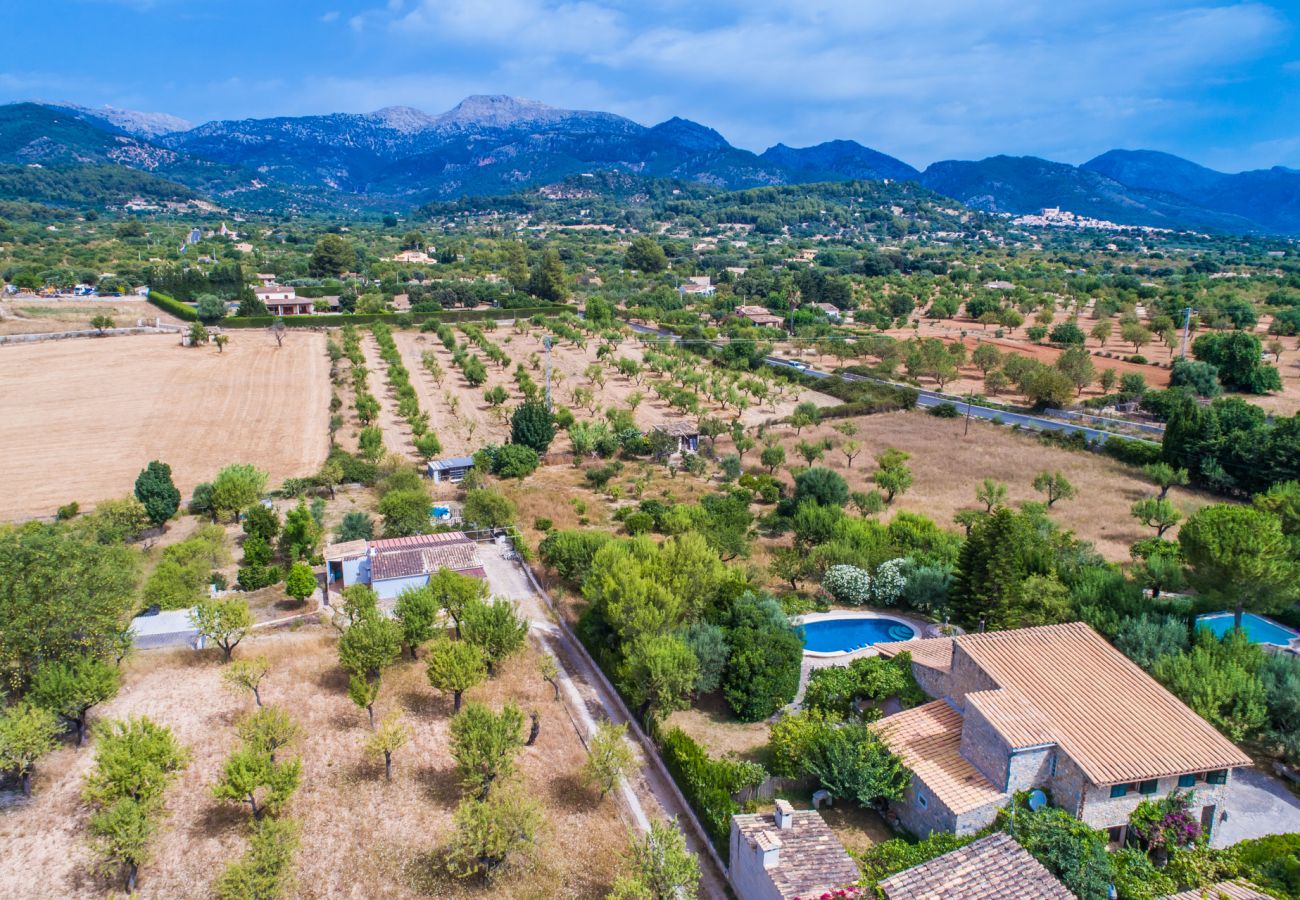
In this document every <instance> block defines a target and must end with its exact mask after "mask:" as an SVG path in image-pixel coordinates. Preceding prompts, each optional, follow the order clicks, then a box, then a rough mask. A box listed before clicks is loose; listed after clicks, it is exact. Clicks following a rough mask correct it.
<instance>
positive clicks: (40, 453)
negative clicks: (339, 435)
mask: <svg viewBox="0 0 1300 900" xmlns="http://www.w3.org/2000/svg"><path fill="white" fill-rule="evenodd" d="M328 367H329V360H328V358H327V357H326V355H325V338H324V336H323V335H321V334H314V333H307V332H291V333H290V334H289V336H288V337H287V338H286V339H285V342H284V346H283V347H277V346H276V345H275V341H274V339H273V338H271V336H270V335H268V334H266V333H264V332H260V331H258V332H241V331H234V332H230V343H229V344H228V345H227V346H226V348H225V351H224V352H218V351H217V348H216V347H214V346H207V347H202V348H186V347H181V346H179V344H178V342H177V338H176V337H174V336H171V335H135V336H122V337H107V338H96V339H85V340H68V341H49V342H41V343H36V344H23V345H13V346H5V347H0V385H4V388H3V392H0V459H3V460H4V464H5V469H6V473H7V475H8V486H7V489H6V490H5V492H4V496H3V497H2V498H0V520H9V519H18V518H24V517H29V516H38V515H50V514H52V513H53V512H54V510H55V508H56V507H58V506H60V505H62V504H64V503H68V502H70V501H72V500H76V501H78V502H79V503H81V505H82V507H83V508H88V507H89V506H91V505H93V504H94V503H95V502H97V501H100V500H104V499H107V498H112V497H121V496H125V495H127V494H129V493H130V492H131V490H132V487H133V485H134V483H135V477H136V475H137V474H138V473H139V471H140V470H141V469H142V468H143V467H144V466H145V464H146V463H148V462H149V461H150V460H152V459H160V460H163V461H164V462H167V463H170V464H171V467H172V473H173V477H174V478H175V479H176V484H177V486H178V487H179V488H180V489H181V492H182V494H183V495H184V496H186V497H188V496H189V493H190V491H192V490H193V488H194V486H195V485H196V484H197V483H199V482H200V481H206V480H208V479H210V478H212V476H213V475H215V474H216V472H217V470H218V469H220V468H221V467H222V466H224V465H227V464H229V463H237V462H238V463H252V464H254V465H257V466H259V467H260V468H263V469H266V470H267V471H268V472H269V473H270V483H271V485H272V486H274V485H277V484H278V483H279V482H280V481H281V480H283V479H284V478H287V477H290V476H302V475H308V474H311V473H312V472H314V471H315V470H316V469H317V468H318V467H319V466H320V464H321V462H322V461H323V460H324V459H325V455H326V453H327V451H328V433H327V425H328V421H329V412H328V403H329V396H330V389H329V379H328V377H327V373H328Z"/></svg>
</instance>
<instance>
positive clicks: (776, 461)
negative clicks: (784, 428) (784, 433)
mask: <svg viewBox="0 0 1300 900" xmlns="http://www.w3.org/2000/svg"><path fill="white" fill-rule="evenodd" d="M758 461H759V462H760V463H762V464H763V465H765V466H767V471H768V472H769V473H770V474H776V470H777V469H778V468H779V467H780V466H783V465H785V448H784V447H782V446H781V445H780V444H771V445H769V446H767V447H764V448H763V452H762V453H760V454H759V455H758Z"/></svg>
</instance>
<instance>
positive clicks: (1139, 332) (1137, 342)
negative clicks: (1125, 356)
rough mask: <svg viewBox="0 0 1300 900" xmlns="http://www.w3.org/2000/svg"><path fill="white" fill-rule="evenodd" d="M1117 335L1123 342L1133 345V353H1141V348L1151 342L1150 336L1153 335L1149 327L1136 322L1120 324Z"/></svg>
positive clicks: (1152, 336)
mask: <svg viewBox="0 0 1300 900" xmlns="http://www.w3.org/2000/svg"><path fill="white" fill-rule="evenodd" d="M1119 336H1120V339H1121V340H1123V341H1124V343H1126V344H1132V345H1133V352H1134V353H1141V352H1142V348H1143V347H1145V346H1146V345H1147V344H1149V343H1151V340H1152V338H1154V337H1155V335H1153V334H1152V333H1151V329H1150V328H1147V327H1146V326H1145V325H1141V324H1139V323H1137V322H1130V323H1129V324H1127V325H1122V326H1120V329H1119Z"/></svg>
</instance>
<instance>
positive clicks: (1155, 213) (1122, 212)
mask: <svg viewBox="0 0 1300 900" xmlns="http://www.w3.org/2000/svg"><path fill="white" fill-rule="evenodd" d="M114 169H117V170H121V169H125V170H128V171H129V172H131V173H132V176H131V178H129V179H125V180H123V179H121V178H117V179H111V178H107V174H106V173H109V172H111V171H112V170H114ZM38 170H47V171H38ZM87 171H89V172H93V173H96V174H97V175H98V176H100V177H98V178H97V179H96V180H95V183H96V184H99V183H101V182H105V181H108V182H110V183H112V184H114V185H116V187H115V188H114V190H116V191H117V193H118V194H120V193H121V192H123V191H128V190H133V189H135V187H137V186H141V185H143V189H144V190H146V191H147V193H148V194H149V196H153V197H165V196H167V195H168V194H169V193H170V194H171V195H173V196H174V197H175V198H176V199H182V198H192V197H196V196H197V197H206V198H208V199H211V200H212V201H214V202H216V203H219V204H222V205H226V206H230V207H234V208H240V209H250V210H261V211H302V210H310V209H330V208H336V209H394V208H406V207H411V206H416V205H419V204H422V203H426V202H429V201H433V200H440V199H450V198H456V197H463V196H469V195H484V196H493V195H505V194H510V193H514V192H516V191H519V190H520V189H523V188H527V187H531V186H536V185H543V184H549V183H552V182H555V181H559V180H561V179H563V178H565V177H568V176H571V175H575V174H580V173H584V172H595V171H616V172H623V173H627V174H630V175H634V176H639V177H645V178H674V179H682V180H688V181H695V182H700V183H703V184H706V185H710V186H713V187H716V188H719V189H724V190H731V189H739V188H749V187H757V186H764V185H783V184H803V183H813V182H822V181H849V180H885V179H889V180H898V181H916V182H918V183H920V184H921V185H922V186H923V187H926V188H928V189H930V190H932V191H935V192H937V193H939V194H943V195H946V196H948V197H951V198H954V199H956V200H958V201H960V202H962V203H964V204H966V205H967V206H970V207H973V208H976V209H980V210H984V211H988V212H995V213H1010V214H1023V213H1033V212H1037V211H1039V210H1040V209H1042V208H1044V207H1061V208H1062V209H1066V210H1069V211H1071V212H1074V213H1076V214H1079V215H1083V216H1090V217H1093V218H1099V219H1107V220H1110V221H1114V222H1119V223H1122V224H1130V225H1152V226H1158V227H1165V228H1173V229H1192V230H1199V231H1219V232H1229V233H1264V234H1298V233H1300V172H1298V171H1295V170H1292V169H1286V168H1282V167H1277V168H1273V169H1269V170H1261V171H1254V172H1242V173H1238V174H1227V173H1223V172H1217V171H1214V170H1212V169H1207V168H1205V167H1203V166H1199V165H1197V164H1196V163H1193V162H1189V161H1188V160H1184V159H1180V158H1178V157H1175V156H1170V155H1168V154H1164V153H1157V152H1154V151H1147V150H1133V151H1130V150H1112V151H1109V152H1107V153H1103V154H1102V155H1101V156H1098V157H1097V158H1096V159H1093V160H1090V161H1088V162H1086V163H1084V164H1083V165H1081V166H1073V165H1068V164H1065V163H1058V162H1052V161H1049V160H1044V159H1038V158H1035V157H1012V156H995V157H990V158H988V159H984V160H979V161H956V160H950V161H943V162H936V163H933V164H932V165H930V166H929V167H928V168H926V169H925V170H924V171H920V170H917V169H915V168H913V167H912V166H910V165H908V164H907V163H905V162H902V161H901V160H898V159H895V158H894V157H891V156H889V155H887V154H885V153H881V152H879V151H877V150H873V149H871V148H868V147H864V146H862V145H861V144H859V143H857V142H855V141H850V140H837V141H829V142H826V143H823V144H818V145H816V146H813V147H803V148H794V147H787V146H785V145H784V144H777V145H776V146H774V147H771V148H768V149H767V150H765V151H763V152H762V153H760V154H755V153H752V152H750V151H748V150H743V149H740V148H737V147H734V146H732V145H731V144H730V143H728V142H727V140H726V139H725V138H724V137H723V136H722V135H721V134H719V133H718V132H717V131H714V130H713V129H711V128H708V127H706V126H704V125H700V124H698V123H696V122H691V121H689V120H686V119H680V118H672V119H669V120H668V121H666V122H662V123H660V124H658V125H654V126H645V125H641V124H639V123H637V122H634V121H632V120H631V119H627V118H624V117H622V116H618V115H615V114H613V113H607V112H594V111H583V110H566V109H557V108H555V107H551V106H547V105H545V104H542V103H538V102H536V101H532V100H521V99H517V98H513V97H504V96H473V97H468V98H466V99H465V100H464V101H462V102H461V103H460V104H458V105H457V106H456V107H455V108H453V109H451V110H449V111H447V112H445V113H442V114H439V115H430V114H428V113H425V112H422V111H420V110H417V109H412V108H409V107H401V106H394V107H387V108H384V109H380V110H377V111H376V112H372V113H362V114H353V113H335V114H331V115H320V116H299V117H277V118H269V119H241V120H230V121H214V122H207V123H205V124H202V125H198V126H192V125H191V123H189V122H186V121H185V120H183V119H179V118H177V117H175V116H170V115H166V114H161V113H138V112H132V111H129V110H121V109H114V108H111V107H105V108H100V109H90V108H87V107H84V106H78V105H75V104H71V103H46V102H21V103H11V104H8V105H3V106H0V199H31V200H37V201H43V202H51V201H58V200H61V199H62V200H66V197H67V196H68V195H69V192H73V194H75V189H76V186H77V185H78V184H81V183H83V182H84V180H85V179H84V178H83V179H82V180H81V181H77V180H76V179H75V178H74V175H76V174H77V173H81V174H82V175H84V174H85V173H86V172H87ZM118 174H119V175H120V174H121V173H118ZM60 178H62V179H63V181H62V182H60V185H61V186H60V189H59V190H58V191H55V190H54V189H52V188H50V186H49V185H50V184H51V183H52V182H53V181H58V179H60ZM69 179H72V180H69ZM42 191H45V194H42ZM110 194H111V192H109V194H106V195H105V196H103V197H101V198H99V199H100V202H106V203H107V202H113V201H118V202H120V200H121V198H120V197H119V196H117V195H116V194H112V195H111V196H110ZM95 199H96V198H94V197H88V198H86V202H88V203H93V202H94V201H95Z"/></svg>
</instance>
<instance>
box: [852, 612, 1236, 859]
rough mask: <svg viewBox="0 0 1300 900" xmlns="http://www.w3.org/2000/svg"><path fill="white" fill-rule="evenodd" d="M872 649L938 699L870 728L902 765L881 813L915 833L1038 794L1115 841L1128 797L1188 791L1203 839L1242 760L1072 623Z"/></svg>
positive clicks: (971, 827)
mask: <svg viewBox="0 0 1300 900" xmlns="http://www.w3.org/2000/svg"><path fill="white" fill-rule="evenodd" d="M877 648H878V650H879V651H880V653H881V654H882V655H884V656H887V657H893V656H895V655H897V654H899V653H903V652H907V653H910V654H911V659H912V672H913V674H914V675H915V676H916V680H917V682H918V683H919V684H920V686H921V688H922V689H923V690H924V691H925V692H926V694H927V695H929V696H930V697H933V698H936V699H934V700H933V701H931V702H929V703H926V704H924V705H922V706H918V707H915V708H913V709H909V710H906V711H904V712H900V713H897V714H895V715H892V716H888V717H886V718H884V719H881V720H879V721H877V722H876V723H874V725H873V726H872V727H873V728H875V729H876V730H877V732H878V733H879V734H880V735H881V737H882V738H883V739H884V740H885V742H886V743H887V744H888V745H889V747H890V748H891V749H892V750H893V751H894V752H895V753H897V754H898V755H899V756H900V757H902V759H903V761H904V763H905V764H906V765H907V767H908V768H909V769H910V770H911V771H912V773H913V778H912V781H911V783H910V785H909V786H908V788H907V790H906V792H905V794H904V796H903V798H902V799H901V800H900V801H898V802H896V803H893V804H891V810H892V812H893V813H894V814H895V815H896V816H897V818H898V819H899V821H900V822H901V823H902V824H903V826H904V827H905V828H907V829H908V830H910V831H912V832H914V833H916V834H920V835H926V834H929V833H930V832H932V831H950V832H953V833H956V834H959V835H964V834H973V833H975V832H977V831H979V830H980V829H982V828H984V827H986V826H988V825H991V824H992V823H993V820H994V817H995V816H996V814H997V811H998V810H999V809H1000V808H1001V807H1003V806H1006V805H1007V803H1008V802H1009V801H1010V800H1011V798H1012V795H1013V794H1015V793H1016V792H1018V791H1025V790H1031V789H1035V788H1037V789H1041V790H1044V791H1046V792H1047V793H1048V794H1049V795H1050V797H1051V800H1052V803H1053V805H1055V806H1058V807H1061V808H1063V809H1065V810H1067V811H1069V812H1070V813H1072V814H1074V815H1075V816H1077V817H1078V818H1079V819H1081V820H1082V821H1083V822H1085V823H1087V824H1088V825H1090V826H1092V827H1093V828H1098V829H1105V830H1107V831H1108V832H1109V836H1110V839H1111V842H1112V843H1113V844H1116V845H1120V844H1122V843H1123V842H1124V839H1125V830H1126V828H1127V822H1128V818H1129V815H1130V813H1132V812H1133V810H1134V808H1136V806H1137V805H1138V803H1139V802H1141V801H1142V800H1144V799H1148V798H1151V797H1156V796H1163V795H1167V794H1169V793H1171V792H1173V791H1176V790H1181V791H1190V792H1193V800H1192V807H1193V810H1199V811H1200V821H1201V826H1202V828H1203V829H1204V830H1205V832H1206V833H1207V834H1208V835H1210V836H1211V838H1212V837H1213V829H1214V826H1215V823H1216V821H1217V815H1218V811H1219V809H1220V808H1221V807H1222V805H1223V801H1224V799H1225V796H1226V792H1227V791H1228V788H1229V784H1230V783H1231V780H1232V771H1233V769H1235V768H1238V767H1240V766H1247V765H1250V758H1249V757H1248V756H1246V754H1244V753H1242V752H1241V750H1239V749H1237V747H1236V746H1235V745H1233V744H1232V742H1230V741H1229V740H1228V739H1227V738H1225V737H1223V736H1222V735H1221V734H1219V732H1218V731H1216V730H1215V729H1214V728H1213V727H1212V726H1211V725H1210V724H1209V723H1208V722H1206V721H1205V720H1204V719H1202V718H1201V717H1200V716H1198V715H1196V713H1194V712H1192V710H1190V709H1189V708H1188V707H1187V706H1185V705H1184V704H1183V703H1182V702H1181V701H1180V700H1178V698H1176V697H1175V696H1174V695H1173V694H1171V693H1169V692H1168V691H1167V690H1165V689H1164V688H1163V687H1161V686H1160V684H1158V683H1157V682H1156V681H1155V680H1154V679H1153V678H1151V677H1150V676H1149V675H1147V674H1146V673H1145V672H1143V671H1142V670H1141V669H1140V668H1138V667H1137V666H1136V665H1134V664H1133V663H1132V662H1130V661H1129V660H1128V658H1127V657H1125V656H1124V655H1123V654H1122V653H1120V652H1119V651H1118V650H1116V649H1115V648H1114V647H1112V646H1111V645H1110V644H1109V643H1108V642H1107V641H1106V640H1105V639H1104V638H1103V637H1101V635H1099V634H1097V633H1096V632H1095V631H1093V630H1092V629H1091V628H1089V627H1088V626H1087V625H1085V624H1083V623H1081V622H1075V623H1070V624H1064V625H1047V626H1042V627H1038V628H1022V629H1017V630H1014V631H996V632H990V633H987V634H968V635H963V636H961V637H952V638H929V639H923V640H911V641H900V642H894V643H885V644H878V645H877Z"/></svg>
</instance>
